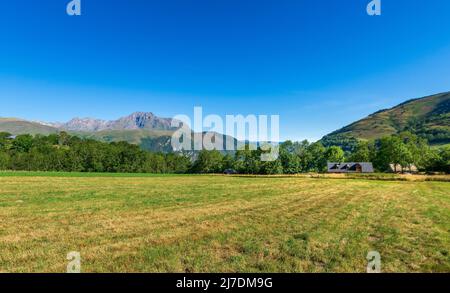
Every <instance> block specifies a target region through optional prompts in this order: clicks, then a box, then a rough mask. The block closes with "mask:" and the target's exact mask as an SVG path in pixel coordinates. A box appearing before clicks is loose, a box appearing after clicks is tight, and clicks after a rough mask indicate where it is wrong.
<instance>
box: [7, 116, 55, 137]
mask: <svg viewBox="0 0 450 293" xmlns="http://www.w3.org/2000/svg"><path fill="white" fill-rule="evenodd" d="M0 132H8V133H11V134H13V135H20V134H32V135H34V134H43V135H48V134H51V133H58V132H59V130H58V129H57V128H54V127H51V126H46V125H42V124H39V123H36V122H30V121H25V120H21V119H17V118H0Z"/></svg>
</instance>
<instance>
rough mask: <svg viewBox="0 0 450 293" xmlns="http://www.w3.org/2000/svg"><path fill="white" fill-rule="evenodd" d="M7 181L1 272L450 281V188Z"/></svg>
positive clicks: (301, 181) (265, 181) (68, 177)
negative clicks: (72, 259)
mask: <svg viewBox="0 0 450 293" xmlns="http://www.w3.org/2000/svg"><path fill="white" fill-rule="evenodd" d="M7 175H8V176H4V173H1V175H0V271H6V272H64V271H65V269H66V265H67V260H66V255H67V253H68V252H69V251H79V252H80V253H81V257H82V271H84V272H364V271H365V270H366V265H367V261H366V259H365V257H366V255H367V253H368V252H369V251H371V250H377V251H379V252H380V253H381V256H382V270H383V271H387V272H450V256H449V252H450V183H448V182H408V181H405V182H404V181H377V180H362V179H351V180H346V179H341V180H337V179H327V178H321V179H316V178H299V177H281V178H271V177H261V178H259V177H227V176H188V175H180V176H178V175H170V176H154V175H150V176H148V175H146V176H145V175H141V176H139V175H133V176H125V175H121V174H118V175H95V174H87V175H86V174H59V176H58V174H51V176H48V174H39V173H32V174H27V175H30V176H24V174H21V175H20V176H14V174H7Z"/></svg>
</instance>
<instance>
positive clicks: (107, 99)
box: [0, 0, 450, 140]
mask: <svg viewBox="0 0 450 293" xmlns="http://www.w3.org/2000/svg"><path fill="white" fill-rule="evenodd" d="M68 2H69V0H33V1H10V0H0V3H1V5H0V9H1V15H2V16H1V18H0V116H1V117H5V116H6V117H21V118H26V119H33V120H46V121H65V120H68V119H70V118H72V117H74V116H80V117H97V118H103V119H113V118H118V117H121V116H124V115H127V114H129V113H131V112H134V111H152V112H154V113H155V114H157V115H159V116H165V117H172V116H173V115H176V114H188V115H192V111H193V107H194V106H203V108H204V111H205V113H206V114H219V115H225V114H268V115H270V114H279V115H280V119H281V121H280V123H281V138H282V139H294V140H298V139H303V138H308V139H313V140H314V139H318V138H320V137H321V136H323V135H325V134H327V133H328V132H330V131H333V130H335V129H337V128H340V127H342V126H344V125H346V124H348V123H350V122H353V121H355V120H357V119H359V118H362V117H364V116H366V115H367V114H370V113H372V112H374V111H377V110H379V109H381V108H386V107H390V106H394V105H396V104H398V103H400V102H402V101H404V100H406V99H409V98H415V97H420V96H424V95H428V94H433V93H437V92H443V91H448V90H450V21H449V16H450V1H448V0H382V16H380V17H370V16H368V15H367V14H366V5H367V3H368V2H369V0H291V1H288V0H270V1H269V0H159V1H156V0H120V1H119V0H82V13H83V15H82V16H80V17H69V16H67V15H66V13H65V6H66V4H67V3H68Z"/></svg>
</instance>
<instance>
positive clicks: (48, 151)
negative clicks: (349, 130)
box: [0, 132, 450, 174]
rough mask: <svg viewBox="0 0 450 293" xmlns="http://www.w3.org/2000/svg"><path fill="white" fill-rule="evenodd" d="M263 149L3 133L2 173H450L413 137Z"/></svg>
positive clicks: (448, 157)
mask: <svg viewBox="0 0 450 293" xmlns="http://www.w3.org/2000/svg"><path fill="white" fill-rule="evenodd" d="M261 154H262V150H261V149H259V148H258V149H257V150H249V149H248V148H247V149H243V150H239V151H236V152H234V153H232V154H231V153H227V154H224V153H222V152H219V151H200V152H198V153H196V154H195V155H194V156H193V155H192V154H190V155H184V154H177V153H152V152H148V151H144V150H142V149H141V148H140V147H139V146H136V145H132V144H129V143H127V142H113V143H105V142H100V141H96V140H91V139H81V138H78V137H76V136H70V135H68V134H67V133H65V132H61V133H60V134H52V135H49V136H42V135H36V136H31V135H19V136H17V137H11V135H10V134H8V133H0V170H7V169H8V170H28V171H78V172H127V173H137V172H143V173H222V172H223V171H224V170H227V169H230V170H235V171H236V172H238V173H241V174H298V173H305V172H324V171H326V163H327V162H373V164H374V166H375V168H376V170H378V171H380V172H384V171H387V170H388V168H389V164H391V163H394V164H398V165H400V166H403V167H407V166H409V165H410V164H414V165H416V166H417V167H418V168H419V169H420V170H422V171H437V172H447V173H450V148H448V147H447V148H441V149H431V148H430V147H429V146H428V143H427V141H426V140H425V139H423V138H419V137H417V136H415V135H413V134H411V133H409V132H403V133H401V134H399V135H395V136H389V137H384V138H382V139H378V140H373V141H358V142H357V143H356V144H355V147H354V148H353V150H352V151H344V150H343V149H341V148H340V147H338V146H330V147H324V146H323V145H322V144H321V143H320V142H316V143H309V142H308V141H302V142H291V141H287V142H284V143H282V144H281V145H280V148H279V157H278V159H277V160H275V161H273V162H263V161H261Z"/></svg>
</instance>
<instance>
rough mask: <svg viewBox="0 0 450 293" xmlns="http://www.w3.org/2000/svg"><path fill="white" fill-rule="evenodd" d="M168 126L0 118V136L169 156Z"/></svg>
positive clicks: (132, 118) (151, 121)
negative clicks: (57, 136) (117, 145)
mask: <svg viewBox="0 0 450 293" xmlns="http://www.w3.org/2000/svg"><path fill="white" fill-rule="evenodd" d="M171 124H172V119H171V118H160V117H158V116H155V115H154V114H153V113H147V112H135V113H133V114H131V115H129V116H126V117H122V118H119V119H117V120H111V121H108V120H101V119H95V118H73V119H72V120H70V121H68V122H65V123H51V122H31V121H26V120H21V119H13V118H0V132H9V133H11V134H13V135H19V134H44V135H48V134H51V133H58V132H60V131H67V132H68V133H70V134H71V135H76V136H79V137H83V138H89V139H96V140H100V141H105V142H119V141H126V142H129V143H132V144H137V145H140V146H141V147H142V148H143V149H145V150H149V151H156V152H170V151H172V145H171V138H172V135H173V133H174V131H175V130H177V128H174V127H172V126H171ZM192 140H193V133H192ZM225 140H231V141H233V142H236V140H235V139H234V138H232V137H228V136H221V137H220V138H219V141H218V143H220V144H222V145H225Z"/></svg>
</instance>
